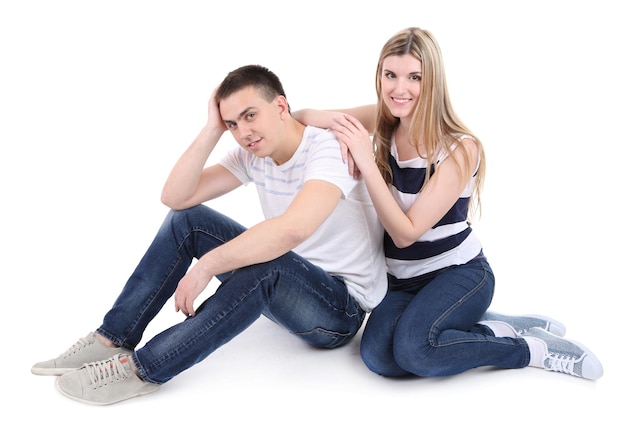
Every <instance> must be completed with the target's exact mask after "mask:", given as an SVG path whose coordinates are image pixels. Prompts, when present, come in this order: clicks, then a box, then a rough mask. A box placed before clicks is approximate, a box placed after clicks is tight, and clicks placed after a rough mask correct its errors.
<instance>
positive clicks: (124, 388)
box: [56, 354, 161, 405]
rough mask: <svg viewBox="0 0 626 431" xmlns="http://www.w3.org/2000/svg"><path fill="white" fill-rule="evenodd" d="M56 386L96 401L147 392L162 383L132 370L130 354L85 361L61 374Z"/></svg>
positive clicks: (106, 401)
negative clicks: (75, 368)
mask: <svg viewBox="0 0 626 431" xmlns="http://www.w3.org/2000/svg"><path fill="white" fill-rule="evenodd" d="M56 386H57V389H58V390H59V391H60V392H61V393H62V394H63V395H65V396H66V397H69V398H71V399H73V400H76V401H82V402H84V403H87V404H97V405H106V404H113V403H117V402H119V401H124V400H127V399H129V398H134V397H138V396H141V395H146V394H149V393H151V392H154V391H157V390H159V388H160V387H161V386H160V385H156V384H154V383H147V382H144V381H143V380H141V379H140V378H139V377H138V376H137V374H135V373H134V371H133V370H132V368H131V366H130V355H128V354H117V355H115V356H113V357H112V358H109V359H106V360H104V361H98V362H92V363H90V364H85V365H83V366H82V367H80V368H79V369H77V370H74V371H70V372H68V373H65V374H63V375H62V376H60V377H58V378H57V383H56Z"/></svg>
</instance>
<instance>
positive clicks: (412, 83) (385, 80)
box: [380, 54, 422, 119]
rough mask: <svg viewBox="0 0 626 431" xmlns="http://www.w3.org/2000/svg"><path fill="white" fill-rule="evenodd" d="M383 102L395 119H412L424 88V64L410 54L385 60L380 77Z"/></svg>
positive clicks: (392, 56)
mask: <svg viewBox="0 0 626 431" xmlns="http://www.w3.org/2000/svg"><path fill="white" fill-rule="evenodd" d="M380 83H381V90H382V91H381V95H382V97H383V102H384V103H385V105H387V107H388V108H389V110H390V111H391V114H392V115H393V116H394V117H397V118H400V119H402V118H406V117H409V118H410V117H411V115H412V114H413V111H415V108H416V107H417V102H418V100H419V97H420V91H421V88H422V62H421V61H419V60H418V59H416V58H415V57H413V56H412V55H410V54H403V55H390V56H389V57H387V58H385V59H384V60H383V67H382V71H381V76H380Z"/></svg>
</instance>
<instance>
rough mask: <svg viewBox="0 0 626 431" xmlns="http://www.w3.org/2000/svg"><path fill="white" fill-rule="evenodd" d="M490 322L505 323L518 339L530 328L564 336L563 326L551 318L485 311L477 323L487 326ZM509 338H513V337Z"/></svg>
mask: <svg viewBox="0 0 626 431" xmlns="http://www.w3.org/2000/svg"><path fill="white" fill-rule="evenodd" d="M491 321H494V322H504V323H507V324H508V325H509V326H510V327H512V328H513V330H514V331H515V333H516V334H517V336H518V337H519V336H522V335H524V334H525V333H526V332H527V331H528V330H529V329H530V328H542V329H545V330H546V331H548V332H551V333H553V334H554V335H558V336H560V337H562V336H564V335H565V325H563V324H562V323H561V322H559V321H557V320H554V319H552V318H551V317H546V316H542V315H539V314H525V315H521V316H510V315H508V314H500V313H495V312H493V311H489V310H487V311H486V312H485V314H484V315H483V317H482V318H481V321H480V322H478V323H480V324H483V325H487V326H489V322H491ZM510 336H511V337H515V335H510Z"/></svg>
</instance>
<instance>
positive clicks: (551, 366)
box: [544, 353, 584, 377]
mask: <svg viewBox="0 0 626 431" xmlns="http://www.w3.org/2000/svg"><path fill="white" fill-rule="evenodd" d="M583 359H584V355H583V356H581V357H580V358H576V357H574V356H567V355H559V354H556V353H548V354H547V355H546V356H545V358H544V364H545V362H546V360H547V361H548V366H547V367H546V368H547V369H548V370H549V371H556V372H557V373H565V374H569V375H572V376H576V377H580V376H579V375H578V374H577V373H576V372H575V371H574V365H576V364H577V363H579V362H581V361H582V360H583Z"/></svg>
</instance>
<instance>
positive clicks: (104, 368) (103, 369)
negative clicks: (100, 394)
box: [84, 353, 132, 389]
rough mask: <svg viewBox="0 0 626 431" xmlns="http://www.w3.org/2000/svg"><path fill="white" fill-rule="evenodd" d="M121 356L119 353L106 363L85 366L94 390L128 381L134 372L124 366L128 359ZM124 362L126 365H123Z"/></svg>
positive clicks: (93, 363)
mask: <svg viewBox="0 0 626 431" xmlns="http://www.w3.org/2000/svg"><path fill="white" fill-rule="evenodd" d="M120 355H121V354H120V353H118V354H117V355H115V356H113V357H112V358H109V359H106V360H104V361H98V362H91V363H89V364H85V365H84V367H85V369H86V371H87V374H88V375H89V380H90V382H91V387H92V388H94V389H97V388H98V387H102V386H105V385H107V384H109V383H113V382H116V381H119V380H123V379H126V378H127V377H129V376H130V375H131V374H130V373H131V372H132V371H130V370H129V369H127V368H126V367H125V366H124V363H126V362H127V361H128V357H127V356H123V357H121V358H120ZM122 361H123V362H124V363H122Z"/></svg>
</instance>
